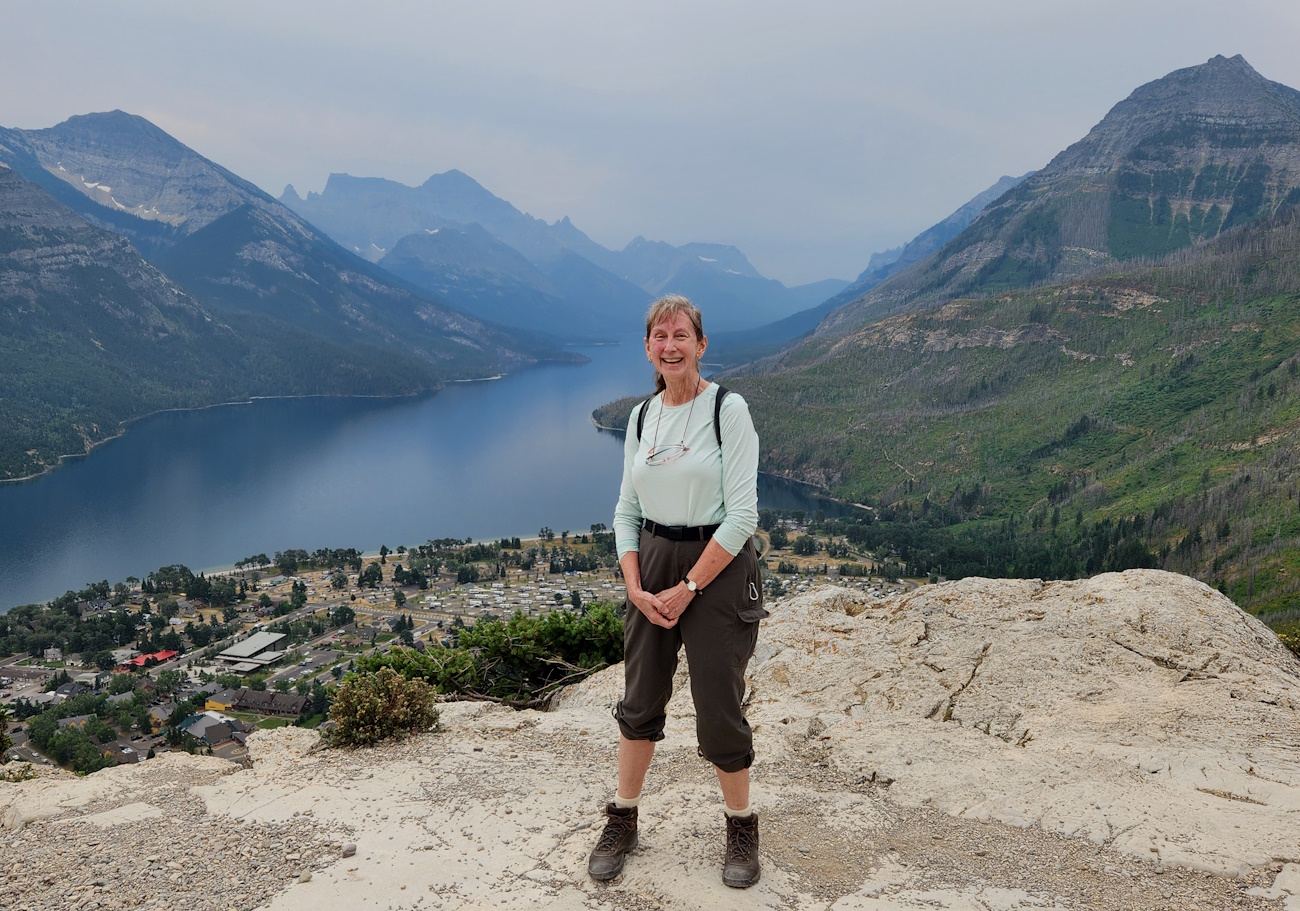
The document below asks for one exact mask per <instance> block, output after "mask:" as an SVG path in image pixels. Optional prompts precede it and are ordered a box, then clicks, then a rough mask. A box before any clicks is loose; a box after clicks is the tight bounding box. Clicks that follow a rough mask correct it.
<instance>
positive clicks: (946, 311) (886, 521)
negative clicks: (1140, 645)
mask: <svg viewBox="0 0 1300 911" xmlns="http://www.w3.org/2000/svg"><path fill="white" fill-rule="evenodd" d="M725 382H726V383H727V384H728V385H729V386H732V387H733V388H735V389H737V390H738V391H740V392H742V393H743V394H744V395H745V398H746V399H747V400H748V402H749V403H750V407H751V408H752V409H753V411H754V414H755V421H756V424H757V425H758V428H759V432H760V435H761V438H762V467H764V468H765V469H767V470H771V471H777V472H781V473H784V474H788V475H790V476H792V477H797V478H800V479H802V480H806V481H813V482H816V483H820V484H823V485H825V486H826V487H828V488H829V489H830V490H831V491H832V492H834V493H835V494H837V495H839V496H842V497H845V498H848V499H852V500H856V501H859V502H866V503H870V504H873V505H875V506H877V507H878V509H879V512H878V515H879V517H880V518H881V519H882V520H883V521H882V522H881V523H880V524H881V526H882V527H881V528H880V529H877V531H876V532H875V533H874V534H875V535H876V536H878V538H879V540H881V541H882V542H883V543H885V544H888V545H892V546H893V547H895V549H898V550H899V552H900V556H901V557H902V559H903V560H905V561H906V562H907V563H908V564H909V566H910V568H911V570H912V571H913V572H914V573H918V574H921V573H925V574H928V573H932V572H933V573H938V574H942V575H948V576H959V575H976V574H977V575H987V576H1004V575H1006V576H1029V577H1032V576H1040V577H1044V578H1069V577H1073V576H1079V575H1084V574H1090V573H1093V572H1098V571H1102V570H1106V569H1123V568H1128V567H1138V566H1160V567H1163V568H1167V569H1172V570H1177V571H1180V572H1186V573H1189V574H1191V575H1194V576H1197V577H1199V578H1201V579H1204V580H1206V581H1208V582H1210V583H1211V584H1213V585H1217V586H1220V587H1221V588H1222V589H1223V590H1225V591H1226V592H1227V593H1228V594H1230V595H1231V596H1232V597H1233V598H1234V600H1236V601H1237V603H1238V604H1240V605H1242V606H1243V607H1247V608H1249V609H1251V610H1253V611H1256V612H1258V613H1260V614H1261V616H1263V617H1264V618H1265V619H1267V620H1269V621H1270V622H1273V623H1275V624H1284V623H1294V622H1295V621H1296V620H1297V619H1300V451H1298V446H1297V443H1300V219H1297V217H1296V209H1295V208H1294V207H1288V208H1284V209H1283V210H1282V211H1281V212H1279V213H1278V214H1277V215H1275V216H1273V217H1271V218H1269V219H1266V220H1264V221H1259V222H1256V223H1254V224H1252V225H1250V226H1247V227H1245V228H1243V229H1239V230H1236V231H1232V232H1228V233H1226V234H1224V235H1222V236H1220V237H1219V238H1218V239H1217V240H1216V241H1214V242H1212V243H1210V244H1207V245H1201V246H1196V247H1192V248H1189V249H1187V250H1185V251H1183V252H1181V253H1177V254H1172V255H1171V256H1170V257H1169V258H1167V259H1166V260H1164V261H1163V262H1162V263H1160V264H1158V265H1148V266H1142V267H1139V268H1133V269H1130V270H1127V271H1122V272H1116V273H1113V274H1109V275H1099V276H1095V277H1092V278H1089V279H1086V280H1080V281H1074V282H1069V283H1065V284H1060V285H1053V286H1047V287H1041V288H1037V289H1032V290H1022V291H1016V292H1011V293H1007V294H1002V295H998V296H992V297H984V298H978V299H958V300H953V301H950V302H948V303H946V304H944V305H943V306H940V307H937V308H933V309H928V310H923V311H920V312H916V313H911V314H906V315H899V316H895V317H891V318H888V319H885V320H882V321H880V322H877V323H873V324H871V325H867V326H864V327H862V328H860V329H858V330H856V331H854V332H852V333H850V334H848V335H846V336H844V337H841V338H835V339H831V338H822V339H819V340H817V342H816V343H815V344H807V345H805V346H802V347H800V348H798V349H796V350H795V351H792V352H789V353H788V354H787V355H786V357H785V358H784V359H783V360H781V361H779V362H775V363H768V364H765V365H763V368H762V372H756V371H751V373H750V375H746V376H730V377H728V378H726V379H725Z"/></svg>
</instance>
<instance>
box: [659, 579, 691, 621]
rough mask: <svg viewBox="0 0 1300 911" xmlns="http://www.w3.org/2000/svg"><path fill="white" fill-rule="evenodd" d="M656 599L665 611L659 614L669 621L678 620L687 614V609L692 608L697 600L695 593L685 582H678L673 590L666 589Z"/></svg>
mask: <svg viewBox="0 0 1300 911" xmlns="http://www.w3.org/2000/svg"><path fill="white" fill-rule="evenodd" d="M655 597H657V598H658V599H659V600H660V601H661V602H662V603H663V605H664V609H663V610H661V611H660V612H659V613H661V614H662V615H663V616H664V617H665V618H667V619H669V620H676V619H677V618H678V617H680V616H681V615H682V614H683V613H685V611H686V608H688V607H690V606H691V602H692V601H694V600H695V593H694V592H693V591H691V590H690V589H689V588H687V587H686V583H685V582H678V583H677V584H676V585H674V586H673V587H672V588H665V589H664V590H663V591H661V592H659V593H658V594H657V595H656V596H655Z"/></svg>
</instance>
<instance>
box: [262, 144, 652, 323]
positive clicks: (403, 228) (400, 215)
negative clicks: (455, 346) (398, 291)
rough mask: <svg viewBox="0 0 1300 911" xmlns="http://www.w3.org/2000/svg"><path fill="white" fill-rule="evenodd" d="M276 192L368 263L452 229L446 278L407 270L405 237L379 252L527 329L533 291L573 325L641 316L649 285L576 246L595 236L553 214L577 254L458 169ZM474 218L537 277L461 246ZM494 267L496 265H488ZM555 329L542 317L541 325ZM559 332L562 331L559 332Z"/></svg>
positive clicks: (471, 308)
mask: <svg viewBox="0 0 1300 911" xmlns="http://www.w3.org/2000/svg"><path fill="white" fill-rule="evenodd" d="M280 199H281V201H282V202H283V203H285V205H287V206H288V207H289V208H291V209H293V210H294V211H295V212H297V213H298V214H300V215H301V216H302V217H303V218H306V219H307V220H309V221H310V222H311V223H312V224H314V225H317V226H319V227H320V228H321V229H322V230H323V231H325V232H326V233H328V234H329V235H330V236H331V237H333V238H334V239H335V240H337V241H338V242H339V243H340V244H342V245H344V246H346V247H348V248H349V249H352V250H353V251H355V252H357V253H358V254H359V255H361V256H364V257H366V258H367V259H370V260H372V261H374V262H382V261H384V260H385V257H386V256H387V254H388V253H389V251H390V250H393V249H394V248H395V247H396V246H397V245H398V243H399V242H401V241H402V240H403V239H404V238H408V237H412V236H418V235H421V234H428V232H431V231H435V230H442V229H450V230H454V231H457V232H459V236H460V237H461V238H462V244H461V247H460V249H459V250H458V251H457V252H456V253H455V254H452V255H453V258H454V259H455V260H456V261H457V262H458V263H459V264H460V271H459V272H458V274H457V276H456V277H455V278H454V279H450V278H448V277H446V276H439V275H437V274H436V272H437V270H436V269H435V270H433V271H432V272H431V271H429V269H428V268H427V267H421V268H420V269H419V270H415V269H413V267H412V264H411V263H410V261H409V260H410V252H411V250H410V245H409V244H408V247H407V250H406V251H405V252H404V253H402V254H401V256H400V257H399V259H396V260H393V259H390V260H388V261H387V265H386V268H387V267H388V266H391V265H394V264H395V263H397V262H399V261H401V262H405V263H406V265H405V266H403V267H401V268H403V269H405V272H404V273H399V274H405V275H408V276H409V275H412V274H416V272H418V273H419V274H420V275H422V276H423V279H422V280H420V281H417V284H421V285H422V286H423V287H428V288H431V289H445V288H453V289H456V292H457V293H456V294H454V295H453V297H454V299H455V300H456V301H458V302H459V303H461V304H464V305H465V306H466V307H467V308H468V310H467V312H470V313H474V314H475V315H478V316H481V317H482V318H485V319H501V321H502V322H504V323H506V324H508V325H512V326H522V327H526V328H530V329H531V328H536V326H537V324H538V322H539V318H538V317H537V316H536V315H534V313H535V311H536V308H537V305H538V303H539V298H538V297H537V296H536V294H537V292H541V293H544V294H546V295H548V296H551V297H554V298H557V300H554V301H551V302H550V303H548V304H545V305H544V306H543V312H545V313H554V314H567V316H565V317H564V318H575V319H576V318H580V315H581V314H586V315H587V316H586V317H584V318H583V321H582V322H581V323H575V324H572V325H580V326H582V327H583V329H584V330H585V331H587V332H594V333H596V334H609V333H614V334H626V333H627V331H628V330H629V327H633V329H634V327H635V326H636V325H637V323H638V322H639V321H640V317H641V316H642V315H643V314H644V312H645V308H646V305H647V304H648V303H649V301H650V295H649V294H648V293H646V292H645V291H642V290H639V289H638V288H636V287H635V286H634V285H632V284H630V283H628V282H626V281H622V280H620V279H619V278H617V277H616V276H614V275H612V274H610V273H609V272H607V271H605V270H604V269H602V268H600V267H599V266H598V265H596V264H595V263H594V262H593V261H592V260H591V259H590V258H589V257H588V256H587V255H586V254H585V253H584V252H583V250H584V249H589V248H591V247H599V245H598V244H595V243H594V242H593V241H592V240H590V238H587V237H586V235H585V234H582V232H581V231H578V230H577V228H574V227H573V226H572V224H571V223H570V222H569V221H568V219H567V218H566V219H564V221H563V223H557V225H560V227H559V228H558V234H559V235H562V236H564V237H566V238H567V239H568V241H569V242H570V243H573V244H574V245H576V246H578V247H582V248H583V249H580V250H579V251H578V256H575V255H574V251H573V249H571V248H570V246H569V245H568V243H566V242H564V241H561V240H560V239H558V237H557V236H556V233H555V232H553V231H552V228H551V226H549V225H547V224H546V222H544V221H542V220H541V219H538V218H533V217H532V216H531V215H526V214H524V213H523V212H520V211H519V210H518V209H516V208H515V207H514V206H512V205H510V203H508V202H506V201H505V200H504V199H501V198H499V197H497V196H494V195H493V194H492V193H490V192H489V191H488V190H486V189H485V188H484V187H483V186H481V185H480V184H479V183H478V182H477V181H475V180H474V179H472V178H471V177H469V176H468V175H466V174H464V173H462V172H460V171H455V170H453V171H447V172H446V173H443V174H435V175H433V176H432V177H430V178H429V179H428V180H426V181H425V182H424V183H423V184H421V185H420V186H418V187H408V186H406V185H405V184H401V183H398V182H396V181H393V180H385V179H383V178H377V177H352V176H350V175H348V174H331V175H330V176H329V180H328V181H327V182H326V184H325V189H324V191H323V192H321V193H308V194H307V197H306V198H305V199H304V198H302V197H301V196H299V195H298V193H297V191H296V190H294V188H293V187H292V186H288V187H285V190H284V193H283V194H282V195H281V197H280ZM474 226H477V227H478V228H479V229H480V230H482V231H485V232H486V233H488V234H489V235H491V237H493V238H494V239H495V240H496V241H498V242H499V243H500V244H502V245H505V246H508V247H510V248H511V249H513V250H514V251H516V253H517V254H519V255H520V256H522V257H523V258H525V259H526V260H528V261H529V262H530V263H532V264H533V266H534V267H535V270H536V272H539V273H541V275H542V276H544V279H543V280H539V279H538V278H537V277H536V276H535V275H534V276H532V277H530V278H529V280H528V281H527V282H524V283H523V284H520V283H519V266H518V264H517V263H516V262H514V261H513V260H511V261H510V264H509V265H506V264H505V263H506V260H507V259H509V258H508V257H506V258H503V256H502V253H501V251H500V250H490V249H488V247H487V246H486V245H484V244H482V243H479V244H477V245H476V248H477V249H479V250H480V251H481V252H482V253H483V256H482V258H481V259H478V260H475V261H471V260H470V259H469V258H468V257H469V253H470V248H469V247H468V246H467V245H466V244H465V243H464V242H463V241H464V240H465V239H467V238H468V237H470V236H471V235H470V232H471V230H472V228H473V227H474ZM565 226H567V227H565ZM449 236H450V235H449ZM579 238H581V239H579ZM444 239H445V238H444ZM583 241H585V245H584V243H583ZM426 246H427V245H426ZM599 249H601V250H603V249H604V248H603V247H600V248H599ZM606 252H608V251H606ZM497 266H503V267H504V271H503V272H501V273H500V274H498V273H496V272H494V269H495V268H496V267H497ZM516 294H517V296H516V297H512V295H516ZM478 308H482V309H478ZM502 317H505V318H504V319H502ZM540 321H542V322H546V321H547V320H545V319H542V320H540ZM554 330H555V327H554V326H551V330H550V331H554ZM562 334H565V335H571V333H570V332H567V331H566V332H564V333H562Z"/></svg>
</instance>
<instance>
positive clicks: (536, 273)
mask: <svg viewBox="0 0 1300 911" xmlns="http://www.w3.org/2000/svg"><path fill="white" fill-rule="evenodd" d="M565 255H566V256H573V254H569V253H566V254H565ZM379 265H380V266H382V267H383V268H385V269H387V270H388V271H389V272H392V273H393V274H394V275H396V276H398V277H400V278H404V279H406V280H407V281H409V282H411V283H412V284H414V285H418V286H419V287H421V288H426V289H428V290H430V291H432V292H434V293H435V294H437V295H438V296H439V298H441V299H442V300H446V301H447V302H448V303H450V304H452V305H453V306H455V307H457V308H459V309H461V310H464V311H465V312H466V313H473V314H475V315H476V316H478V317H480V318H482V319H488V320H492V321H494V322H498V323H504V324H506V325H510V326H520V327H523V328H526V329H531V330H534V331H537V332H545V333H550V334H552V335H556V336H567V337H570V338H572V337H574V336H575V335H579V336H580V335H583V334H586V333H590V332H597V333H598V332H601V331H605V332H607V333H613V332H616V331H617V328H618V324H617V321H616V320H614V319H611V318H610V317H609V316H608V315H607V314H604V313H601V312H600V311H598V310H596V309H588V308H586V307H582V306H580V305H577V304H573V303H571V302H570V301H568V300H567V299H566V298H565V296H564V292H563V291H561V290H560V289H559V288H558V287H557V286H556V284H555V282H553V281H551V279H550V278H548V277H547V276H546V275H544V274H543V273H542V272H541V270H539V269H538V268H537V267H536V266H534V265H533V264H532V263H531V262H529V261H528V259H527V258H525V257H524V255H523V254H522V253H520V252H518V251H517V250H515V249H514V248H513V247H509V246H506V245H505V244H503V243H501V241H499V240H497V239H496V238H495V237H493V236H492V235H491V234H489V233H488V232H487V231H485V230H483V228H481V227H479V226H478V225H477V224H471V225H469V226H467V227H464V228H458V227H442V228H432V229H427V230H424V231H420V232H418V233H416V234H408V235H407V236H405V237H403V238H401V239H400V240H398V241H397V243H396V244H394V245H393V248H392V249H391V250H389V251H388V253H386V254H385V255H384V257H383V259H381V260H380V261H379Z"/></svg>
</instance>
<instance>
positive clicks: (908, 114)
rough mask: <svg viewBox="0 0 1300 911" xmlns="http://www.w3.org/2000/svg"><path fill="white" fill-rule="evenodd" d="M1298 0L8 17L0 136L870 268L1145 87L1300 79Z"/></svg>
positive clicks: (47, 8)
mask: <svg viewBox="0 0 1300 911" xmlns="http://www.w3.org/2000/svg"><path fill="white" fill-rule="evenodd" d="M1297 39H1300V3H1297V2H1295V0H1255V2H1252V0H1237V2H1235V3H1231V4H1229V3H1224V2H1222V0H1213V2H1202V0H1177V2H1142V0H1091V2H1089V3H1081V2H1078V0H1071V2H1053V0H1026V2H1020V0H990V2H971V0H960V2H959V0H952V2H947V0H945V2H921V0H916V2H907V3H902V2H900V3H873V2H865V0H857V2H839V0H837V2H822V3H818V2H809V0H804V2H799V3H796V2H793V0H791V2H767V0H745V2H709V0H693V2H689V3H687V2H675V0H668V2H665V0H659V2H655V3H635V4H633V3H621V2H614V0H602V2H586V0H547V2H545V3H543V2H491V0H470V2H436V0H433V2H396V0H393V2H383V0H371V2H368V3H365V4H362V3H359V2H349V3H341V2H332V0H310V2H306V0H301V2H300V0H274V2H268V0H256V2H237V0H222V2H220V3H176V2H174V0H140V2H116V3H104V2H60V3H50V2H48V0H36V2H29V0H8V2H6V3H5V4H4V16H3V28H2V30H0V81H2V82H0V84H3V86H4V89H3V91H2V92H0V125H4V126H10V127H23V128H39V127H46V126H51V125H53V124H55V123H58V122H60V121H62V120H64V119H66V118H67V117H68V116H70V115H72V114H79V113H86V112H90V111H106V110H112V109H113V108H121V109H123V110H126V111H130V112H132V113H135V114H140V115H143V116H144V117H147V118H149V119H150V120H152V121H153V122H154V123H156V124H158V125H159V126H161V127H162V128H164V129H165V130H167V131H168V132H170V133H171V134H173V135H174V136H176V137H177V138H178V139H180V140H181V141H182V142H185V143H186V144H188V145H190V146H192V147H193V148H194V149H196V150H198V151H199V152H200V153H201V154H203V155H205V156H207V157H208V158H211V159H213V160H214V161H216V162H218V163H220V164H222V165H224V166H225V167H227V168H230V169H231V170H233V171H235V172H236V173H238V174H240V175H242V176H243V177H246V178H248V179H249V180H252V181H253V182H254V183H256V184H258V185H259V186H261V187H262V188H263V189H265V190H266V191H267V192H269V193H271V194H272V195H274V196H279V195H280V193H281V191H282V190H283V189H284V185H285V184H286V183H292V184H293V185H294V186H295V187H297V189H298V190H299V192H301V193H303V194H305V193H306V192H307V191H310V190H315V191H319V190H321V189H322V188H323V187H324V185H325V180H326V177H327V176H328V175H329V174H330V173H331V172H333V171H343V172H347V173H349V174H354V175H365V176H378V177H388V178H391V179H394V180H399V181H402V182H403V183H408V184H419V183H422V182H423V181H424V180H425V179H426V178H427V177H428V176H429V175H430V174H433V173H437V172H441V171H446V170H449V169H451V168H459V169H460V170H462V171H464V172H466V173H467V174H469V175H470V176H471V177H473V178H475V179H476V180H478V181H479V182H480V183H481V184H483V185H484V186H485V187H487V188H488V189H489V190H491V191H492V192H493V193H495V194H497V195H498V196H501V197H503V198H504V199H507V200H509V201H510V202H511V203H513V204H514V205H515V206H517V207H518V208H520V209H522V210H524V211H526V212H531V213H532V214H533V215H536V216H538V217H540V218H544V219H546V220H547V221H554V220H555V219H558V218H560V217H562V216H564V215H568V216H570V217H571V218H572V219H573V221H574V223H575V224H576V225H577V226H578V227H580V228H582V229H583V230H584V231H586V232H587V233H588V234H589V235H591V237H592V238H593V239H595V240H597V241H599V242H600V243H602V244H605V245H606V246H608V247H613V248H621V247H622V246H623V245H625V244H626V243H627V242H628V241H629V240H631V239H632V238H633V237H635V236H636V235H638V234H640V235H644V236H645V237H648V238H651V239H656V240H666V241H668V242H670V243H674V244H681V243H686V242H688V241H706V242H713V243H729V244H734V245H736V246H737V247H739V248H740V249H741V250H743V251H744V252H745V253H746V254H748V256H749V258H750V260H751V261H752V262H753V263H754V265H755V266H756V267H757V268H758V269H759V271H760V272H762V273H763V274H765V275H768V276H770V277H773V278H778V279H780V280H782V281H784V282H786V283H787V284H798V283H802V282H807V281H814V280H817V279H821V278H830V277H837V278H845V279H849V278H853V277H855V276H856V275H857V273H858V272H860V271H861V270H862V268H863V267H864V266H865V265H866V262H867V260H868V258H869V257H870V255H871V253H872V252H874V251H876V250H882V249H885V248H888V247H891V246H896V245H897V244H899V243H901V242H903V241H906V240H908V239H909V238H911V237H912V236H913V235H915V234H916V233H918V232H919V231H921V230H923V229H924V228H926V227H928V226H929V225H931V224H933V223H934V222H936V221H938V220H939V219H941V218H943V217H944V216H946V215H947V214H948V213H949V212H951V211H952V210H954V209H956V208H957V207H958V206H959V205H961V204H962V203H963V202H965V201H966V200H967V199H969V198H970V197H971V196H973V195H975V194H976V193H978V192H979V191H981V190H983V189H984V188H985V187H987V186H988V185H990V184H992V183H993V182H994V181H995V180H997V178H998V177H999V176H1001V175H1003V174H1020V173H1023V172H1025V171H1029V170H1032V169H1035V168H1039V167H1042V166H1043V165H1044V164H1046V163H1047V161H1048V160H1049V159H1050V158H1051V157H1052V156H1053V155H1054V154H1055V153H1056V152H1057V151H1059V150H1060V149H1062V148H1064V147H1065V146H1067V145H1069V144H1070V143H1071V142H1073V141H1075V140H1076V139H1079V138H1080V137H1082V136H1083V135H1084V134H1085V133H1086V132H1087V131H1088V129H1089V128H1090V127H1091V126H1092V125H1093V124H1094V123H1096V122H1097V121H1098V120H1099V119H1101V117H1102V116H1103V115H1104V114H1105V113H1106V111H1107V110H1108V109H1109V108H1110V107H1111V106H1112V105H1113V104H1115V103H1116V102H1117V101H1119V100H1120V99H1122V98H1124V97H1125V96H1126V95H1128V94H1129V93H1130V92H1131V91H1132V90H1133V89H1134V88H1136V87H1137V86H1139V85H1141V84H1142V83H1144V82H1148V81H1150V80H1152V79H1157V78H1159V77H1160V76H1163V75H1164V74H1165V73H1167V72H1169V71H1171V70H1174V69H1178V68H1181V67H1185V66H1192V65H1194V64H1198V63H1202V62H1204V61H1205V60H1206V59H1208V58H1209V57H1212V56H1214V55H1215V54H1224V55H1226V56H1232V55H1233V54H1238V53H1240V54H1243V55H1245V57H1246V59H1247V60H1248V61H1249V62H1250V63H1251V64H1252V65H1253V66H1254V67H1255V68H1256V69H1257V70H1259V71H1260V72H1261V73H1262V74H1263V75H1264V76H1266V77H1268V78H1269V79H1273V80H1275V81H1277V82H1283V83H1286V84H1287V85H1291V86H1295V87H1300V53H1297V51H1296V47H1297Z"/></svg>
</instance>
